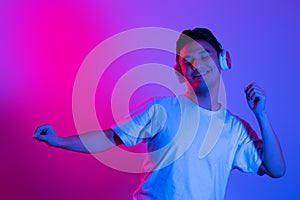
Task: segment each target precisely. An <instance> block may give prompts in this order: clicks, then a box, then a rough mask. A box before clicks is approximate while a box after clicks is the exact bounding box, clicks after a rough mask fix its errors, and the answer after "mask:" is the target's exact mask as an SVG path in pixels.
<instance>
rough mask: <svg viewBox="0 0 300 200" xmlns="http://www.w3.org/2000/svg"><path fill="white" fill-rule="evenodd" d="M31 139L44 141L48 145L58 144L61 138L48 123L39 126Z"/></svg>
mask: <svg viewBox="0 0 300 200" xmlns="http://www.w3.org/2000/svg"><path fill="white" fill-rule="evenodd" d="M33 139H36V140H38V141H41V142H45V143H47V144H49V145H50V146H58V144H59V142H60V141H61V140H62V138H61V137H60V136H58V135H57V134H56V132H55V131H54V129H53V128H52V126H51V125H49V124H47V125H43V126H39V127H38V128H37V129H36V131H35V132H34V135H33Z"/></svg>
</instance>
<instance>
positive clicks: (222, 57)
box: [219, 50, 230, 71]
mask: <svg viewBox="0 0 300 200" xmlns="http://www.w3.org/2000/svg"><path fill="white" fill-rule="evenodd" d="M226 56H227V51H226V50H222V51H221V52H220V54H219V63H220V67H221V69H222V70H224V71H227V70H229V69H230V67H229V66H228V63H227V59H226Z"/></svg>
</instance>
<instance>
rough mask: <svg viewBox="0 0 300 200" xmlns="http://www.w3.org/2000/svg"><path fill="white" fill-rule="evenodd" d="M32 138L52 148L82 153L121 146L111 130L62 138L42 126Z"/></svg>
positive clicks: (49, 127)
mask: <svg viewBox="0 0 300 200" xmlns="http://www.w3.org/2000/svg"><path fill="white" fill-rule="evenodd" d="M33 138H34V139H36V140H39V141H41V142H45V143H47V144H48V145H50V146H53V147H58V148H63V149H67V150H70V151H76V152H82V153H98V152H103V151H106V150H108V149H111V148H113V147H115V146H117V145H120V144H122V141H121V140H120V138H119V137H118V136H117V135H116V134H115V132H114V131H113V130H112V129H107V130H103V131H100V130H99V131H91V132H87V133H83V134H80V135H73V136H69V137H64V138H63V137H61V136H59V135H58V134H56V132H55V131H54V130H53V128H52V126H51V125H44V126H41V127H38V128H37V130H36V131H35V133H34V136H33Z"/></svg>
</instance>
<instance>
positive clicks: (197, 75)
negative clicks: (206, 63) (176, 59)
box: [194, 70, 211, 78]
mask: <svg viewBox="0 0 300 200" xmlns="http://www.w3.org/2000/svg"><path fill="white" fill-rule="evenodd" d="M210 71H211V70H207V71H203V72H199V73H196V74H195V75H194V78H198V77H202V76H205V75H206V74H208V73H209V72H210Z"/></svg>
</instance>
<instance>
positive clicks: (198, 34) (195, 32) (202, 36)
mask: <svg viewBox="0 0 300 200" xmlns="http://www.w3.org/2000/svg"><path fill="white" fill-rule="evenodd" d="M194 40H205V41H206V42H208V43H209V44H210V45H211V46H212V47H213V48H214V49H216V51H217V53H218V55H219V53H220V52H221V51H222V45H221V44H220V43H219V42H218V40H217V39H216V37H215V36H214V35H213V34H212V32H211V31H210V30H208V29H207V28H194V29H192V30H190V29H187V30H184V31H183V32H182V33H181V35H180V36H179V38H178V40H177V42H176V62H177V64H178V65H179V55H180V50H181V49H182V48H183V47H184V46H185V45H186V44H187V43H189V42H191V41H194Z"/></svg>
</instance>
